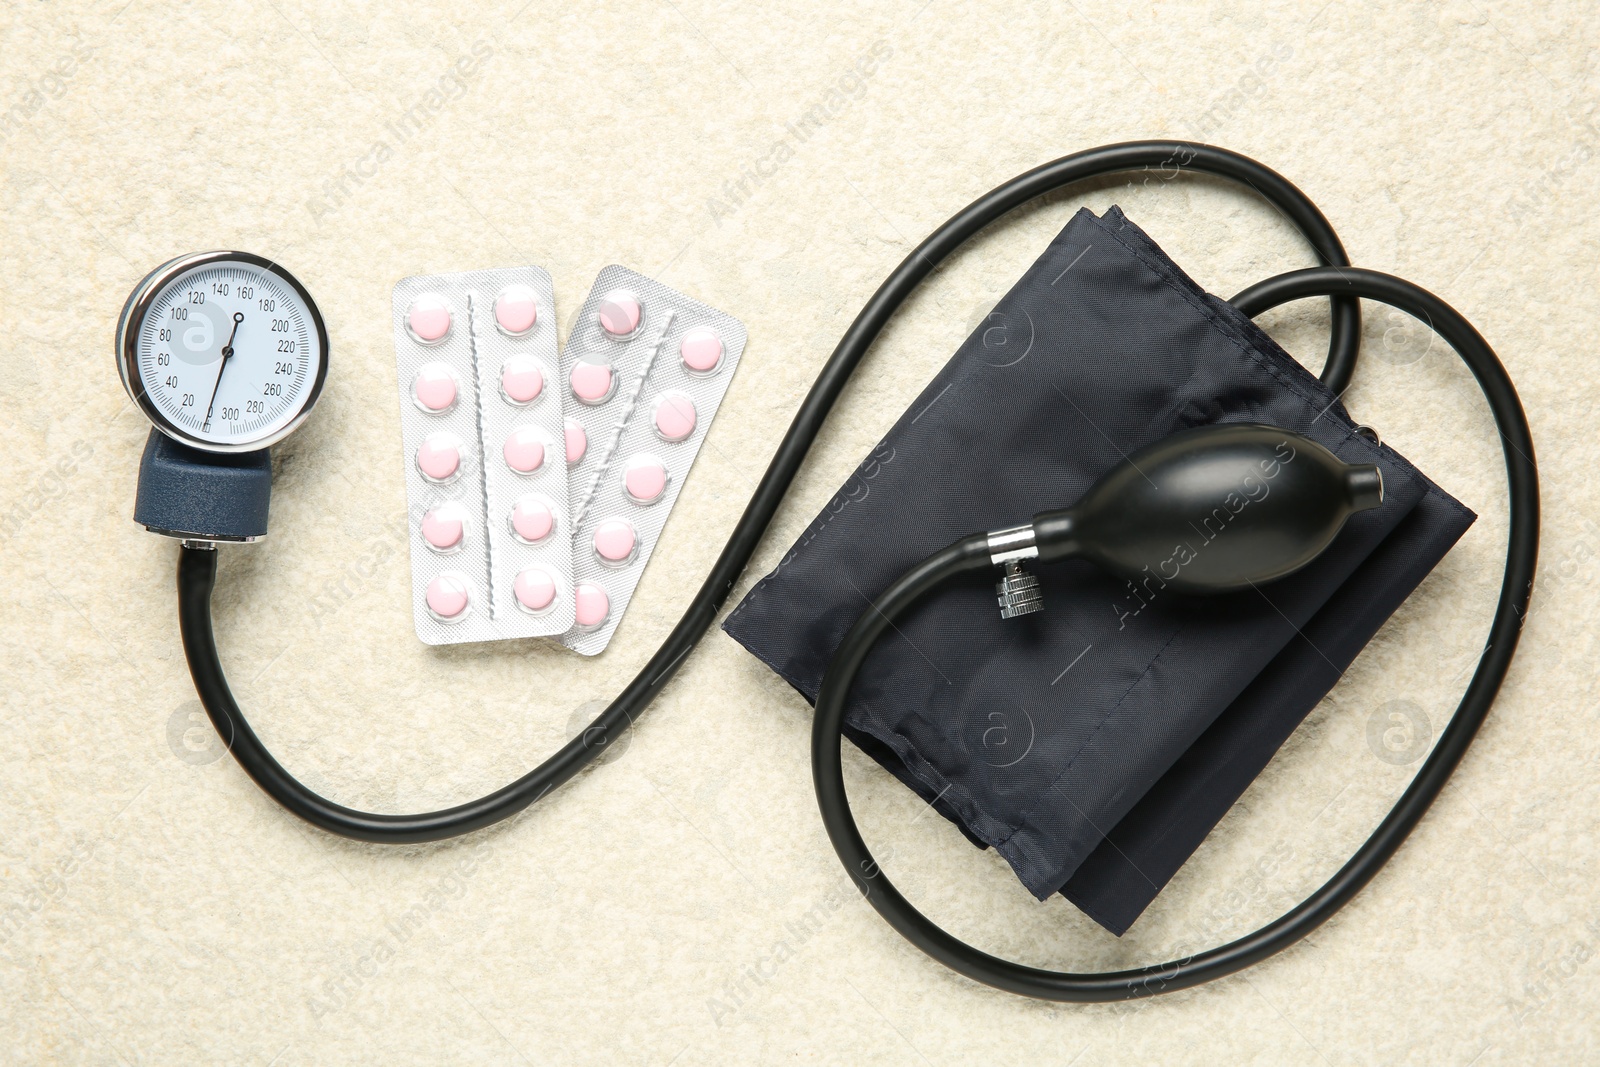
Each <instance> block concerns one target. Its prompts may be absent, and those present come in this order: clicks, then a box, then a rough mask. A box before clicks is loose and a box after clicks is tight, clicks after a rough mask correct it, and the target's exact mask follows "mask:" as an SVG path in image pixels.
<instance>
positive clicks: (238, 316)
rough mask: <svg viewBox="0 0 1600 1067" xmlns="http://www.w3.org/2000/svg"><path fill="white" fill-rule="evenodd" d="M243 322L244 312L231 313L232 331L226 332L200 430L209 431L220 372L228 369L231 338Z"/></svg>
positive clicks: (231, 349)
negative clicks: (225, 339) (226, 337)
mask: <svg viewBox="0 0 1600 1067" xmlns="http://www.w3.org/2000/svg"><path fill="white" fill-rule="evenodd" d="M243 321H244V312H242V311H235V312H234V313H233V329H231V330H229V331H228V343H227V344H225V345H223V346H222V364H221V365H220V366H219V367H217V381H216V384H215V385H213V386H212V387H211V399H210V401H209V402H207V404H206V421H205V422H203V423H202V424H201V425H200V429H201V430H209V429H211V409H212V408H213V407H215V406H216V403H217V390H218V389H221V388H222V372H223V371H225V370H227V369H228V357H229V356H231V355H233V337H234V335H235V334H237V333H238V332H239V324H240V323H241V322H243Z"/></svg>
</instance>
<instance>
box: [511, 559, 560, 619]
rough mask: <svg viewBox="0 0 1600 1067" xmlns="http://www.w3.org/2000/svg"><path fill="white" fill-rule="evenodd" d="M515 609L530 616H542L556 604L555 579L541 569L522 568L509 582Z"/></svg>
mask: <svg viewBox="0 0 1600 1067" xmlns="http://www.w3.org/2000/svg"><path fill="white" fill-rule="evenodd" d="M511 591H512V593H513V594H514V595H515V596H516V598H517V607H519V608H521V609H522V610H523V611H526V612H528V613H529V614H531V615H542V614H544V613H545V612H547V611H549V610H550V608H551V607H552V606H553V605H554V604H555V602H556V579H555V575H553V574H551V573H550V572H549V571H548V570H546V569H545V568H543V567H538V566H534V567H524V568H523V569H522V570H521V571H518V572H517V576H516V578H514V579H513V580H512V582H511Z"/></svg>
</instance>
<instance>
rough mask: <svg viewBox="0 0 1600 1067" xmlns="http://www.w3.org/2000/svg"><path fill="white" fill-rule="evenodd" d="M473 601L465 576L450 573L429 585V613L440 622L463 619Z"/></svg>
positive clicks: (440, 576) (442, 575)
mask: <svg viewBox="0 0 1600 1067" xmlns="http://www.w3.org/2000/svg"><path fill="white" fill-rule="evenodd" d="M471 599H472V597H471V594H470V593H469V592H468V586H467V579H466V577H465V576H464V575H460V574H456V573H455V572H453V571H450V572H446V573H444V574H441V575H439V576H438V577H437V578H435V579H434V580H433V581H431V582H429V583H428V595H427V602H428V611H429V612H430V613H431V614H432V615H433V617H434V618H436V619H438V620H439V621H440V622H453V621H455V620H456V619H459V618H461V616H463V615H465V614H466V612H467V604H468V603H470V602H471Z"/></svg>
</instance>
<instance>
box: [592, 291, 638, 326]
mask: <svg viewBox="0 0 1600 1067" xmlns="http://www.w3.org/2000/svg"><path fill="white" fill-rule="evenodd" d="M639 315H640V309H639V298H638V297H637V296H634V295H633V294H632V293H630V292H628V291H627V290H626V289H613V290H612V291H611V292H609V293H607V294H606V295H605V296H603V297H601V298H600V328H601V329H602V330H604V331H605V332H606V333H608V334H610V335H611V336H612V337H626V336H628V335H629V334H631V333H632V332H633V331H634V330H637V329H638V328H639Z"/></svg>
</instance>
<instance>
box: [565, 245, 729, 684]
mask: <svg viewBox="0 0 1600 1067" xmlns="http://www.w3.org/2000/svg"><path fill="white" fill-rule="evenodd" d="M745 337H746V335H745V328H744V325H743V324H742V323H740V322H739V320H737V319H735V318H733V317H732V316H731V315H727V314H724V313H723V312H721V311H718V310H717V309H715V308H713V307H708V306H707V305H705V304H702V303H700V302H699V301H697V300H691V299H689V298H688V297H686V296H684V295H683V294H682V293H679V292H676V291H675V290H672V289H669V288H667V287H666V286H664V285H662V284H660V283H659V282H656V281H654V280H652V279H650V278H647V277H645V276H644V275H642V274H639V273H637V272H635V271H631V270H628V269H627V268H625V267H619V266H615V265H613V266H609V267H606V268H605V269H604V270H602V271H601V272H600V275H599V277H598V278H597V279H595V283H594V287H593V288H592V289H590V291H589V296H588V299H586V300H585V301H584V303H583V307H582V308H581V309H580V311H579V313H578V315H577V317H576V319H575V320H574V325H573V329H572V334H571V336H569V337H568V338H567V344H566V348H565V349H564V350H563V351H562V353H561V382H562V386H563V387H564V388H563V393H562V399H563V402H564V403H565V405H566V408H567V434H568V439H567V456H568V458H569V461H570V474H569V497H568V499H569V501H570V503H569V510H570V511H571V514H572V530H573V533H572V567H573V580H574V583H575V585H574V589H575V599H576V601H577V616H576V619H575V623H574V626H573V628H572V630H571V631H570V632H568V633H567V634H566V635H565V636H563V637H562V639H561V640H562V643H563V644H565V645H566V646H567V647H568V648H571V649H574V650H575V651H578V652H581V653H583V654H584V655H586V656H593V655H596V654H598V653H599V652H601V651H602V650H604V649H605V647H606V645H607V644H609V643H610V641H611V636H612V634H613V633H615V632H616V628H617V624H618V623H619V622H620V621H621V619H622V615H623V613H624V612H625V611H626V610H627V607H628V601H629V599H630V598H631V597H632V596H633V591H634V588H635V587H636V586H637V585H638V584H639V578H640V576H641V574H642V572H643V571H644V567H645V564H646V563H648V562H649V559H650V554H651V552H652V551H653V550H654V549H655V545H656V542H657V541H658V540H659V539H660V536H661V530H662V527H663V526H665V525H666V521H667V515H668V514H669V513H670V512H671V510H672V505H673V503H674V502H675V501H676V500H677V498H678V492H679V490H680V489H682V487H683V482H684V479H685V478H686V477H688V474H689V468H690V467H691V466H693V464H694V458H695V456H696V455H697V454H698V453H699V451H700V446H701V444H702V443H703V442H704V441H705V436H706V431H707V430H708V429H709V428H710V425H711V420H712V419H713V418H714V417H715V415H716V413H717V408H718V406H719V405H720V404H721V403H722V398H723V396H724V395H725V394H726V393H727V391H728V385H729V383H730V382H731V381H732V379H733V372H734V370H735V369H736V368H737V366H738V364H739V356H740V354H741V353H742V352H743V351H744V346H745Z"/></svg>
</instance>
